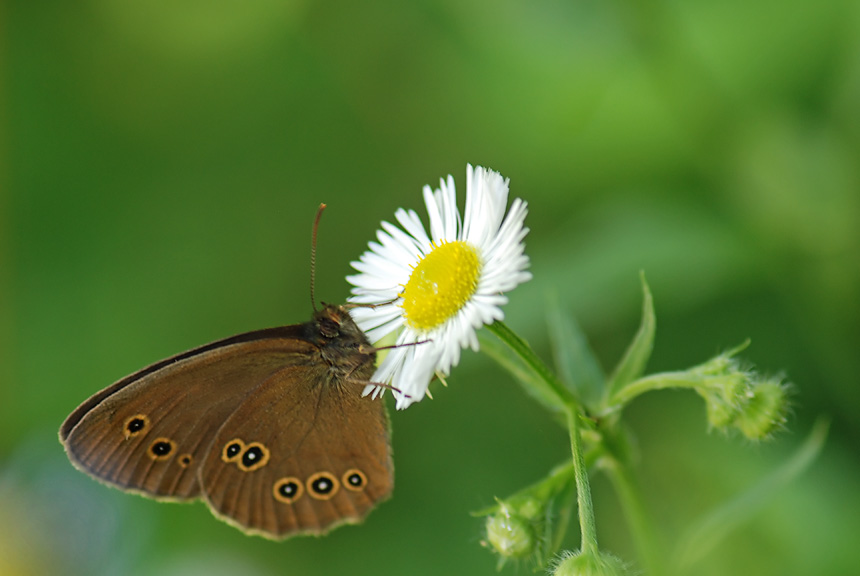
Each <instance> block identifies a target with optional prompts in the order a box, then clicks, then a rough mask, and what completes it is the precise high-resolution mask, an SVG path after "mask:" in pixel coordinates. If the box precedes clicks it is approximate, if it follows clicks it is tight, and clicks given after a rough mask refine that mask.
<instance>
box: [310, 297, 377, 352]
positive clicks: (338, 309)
mask: <svg viewBox="0 0 860 576" xmlns="http://www.w3.org/2000/svg"><path fill="white" fill-rule="evenodd" d="M313 326H314V332H315V334H314V336H315V338H314V340H315V341H316V344H317V346H319V347H320V350H321V351H322V354H323V357H324V358H326V360H328V361H329V363H330V364H332V365H345V364H349V365H353V366H354V365H356V364H365V363H368V362H370V363H373V362H374V361H375V360H376V352H375V349H374V348H373V347H372V346H371V345H370V342H368V341H367V337H366V336H365V335H364V332H362V331H361V329H360V328H359V327H358V326H357V325H356V324H355V322H354V321H353V319H352V317H351V316H350V315H349V312H347V311H346V309H345V308H344V307H343V306H335V305H332V304H326V305H324V307H323V308H322V310H318V311H317V312H314V319H313Z"/></svg>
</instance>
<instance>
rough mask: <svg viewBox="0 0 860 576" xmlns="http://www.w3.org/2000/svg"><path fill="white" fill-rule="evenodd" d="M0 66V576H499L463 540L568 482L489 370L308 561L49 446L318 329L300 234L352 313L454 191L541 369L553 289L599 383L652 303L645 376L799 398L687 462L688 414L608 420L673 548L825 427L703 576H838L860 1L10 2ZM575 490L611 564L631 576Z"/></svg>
mask: <svg viewBox="0 0 860 576" xmlns="http://www.w3.org/2000/svg"><path fill="white" fill-rule="evenodd" d="M0 34H2V44H0V46H2V50H0V66H2V70H3V80H2V95H0V106H2V108H0V122H2V125H0V129H2V137H1V138H2V139H0V173H2V176H0V177H2V180H0V189H2V196H0V210H2V211H0V234H2V236H0V262H2V286H0V290H2V294H0V297H2V310H0V313H2V318H0V320H2V334H0V336H2V346H0V355H2V358H0V378H2V388H0V394H2V396H0V573H2V574H4V575H5V574H22V575H23V574H68V575H79V574H80V575H83V574H86V575H94V574H131V575H146V574H161V575H164V574H168V575H171V574H183V575H184V574H216V575H218V574H238V573H241V574H244V575H251V576H256V575H260V576H265V575H273V574H309V575H310V574H347V573H348V574H415V575H418V574H442V573H445V574H448V573H463V574H493V573H495V559H494V558H493V557H492V555H491V554H490V553H489V552H488V551H486V550H485V549H483V548H482V547H481V545H480V541H481V539H482V531H481V521H480V520H478V519H474V518H471V517H470V516H469V515H468V512H469V511H472V510H476V509H480V508H482V507H484V506H487V505H489V504H492V503H493V501H494V500H493V498H494V497H495V496H505V495H508V494H510V493H512V492H514V491H516V490H517V489H519V488H521V487H523V486H525V485H526V484H528V483H530V482H532V481H535V480H537V479H539V478H540V477H541V476H543V474H545V472H546V471H547V470H548V469H549V468H551V467H552V466H553V465H555V464H556V463H557V462H560V461H561V460H563V459H565V458H566V456H567V451H568V447H567V442H566V436H565V433H564V431H563V430H562V429H561V428H559V427H558V426H557V425H556V424H555V423H554V422H553V421H552V420H551V419H549V418H548V417H547V415H546V414H545V413H544V412H543V411H542V410H541V408H540V407H538V406H537V405H536V404H534V403H533V402H531V401H530V400H526V399H525V396H524V395H523V393H522V391H521V390H520V389H519V387H518V385H517V384H516V383H514V382H513V381H511V379H510V378H509V377H508V376H507V375H506V374H504V373H503V372H501V371H500V369H498V368H497V367H496V366H494V365H493V364H492V363H491V362H490V361H489V360H488V359H487V358H486V357H483V356H481V355H479V354H472V353H466V354H464V358H463V360H462V363H461V366H460V367H459V368H458V369H457V370H456V371H455V372H454V373H453V375H452V376H451V378H450V380H449V384H450V386H449V388H447V389H443V388H441V387H438V386H435V387H434V391H435V394H434V395H435V400H433V401H425V402H422V403H420V404H419V405H416V406H414V407H412V408H410V409H409V410H407V411H405V412H400V413H396V414H393V415H392V419H393V426H394V450H395V461H396V467H397V486H396V490H395V497H394V498H393V499H392V500H391V501H389V502H387V503H385V504H384V505H382V506H380V507H379V509H378V510H376V511H375V512H374V513H373V514H371V516H370V517H369V519H368V521H367V522H366V523H365V524H364V525H362V526H360V527H346V528H342V529H340V530H337V531H335V532H333V533H332V534H330V535H329V536H327V537H325V538H297V539H292V540H289V541H286V542H283V543H273V542H269V541H265V540H263V539H260V538H254V537H247V536H244V535H243V534H241V533H239V532H238V531H236V530H234V529H233V528H230V527H228V526H226V525H224V524H222V523H220V522H217V521H216V520H214V519H213V518H212V517H211V516H210V514H209V512H208V511H207V510H206V508H205V507H204V506H203V505H202V504H199V503H198V504H193V505H176V504H160V503H156V502H153V501H149V500H145V499H143V498H138V497H135V496H130V495H125V494H122V493H121V492H119V491H116V490H111V489H108V488H106V487H104V486H102V485H100V484H98V483H96V482H94V481H92V480H90V479H89V478H88V477H86V476H84V475H83V474H80V473H79V472H77V471H75V470H74V469H73V468H72V467H71V465H70V464H69V463H68V461H67V460H66V458H65V455H64V454H63V450H62V448H61V446H60V445H59V443H58V442H57V439H56V431H57V428H58V427H59V425H60V423H61V422H62V421H63V419H64V418H65V416H66V415H67V414H68V413H69V412H70V411H71V410H72V409H73V408H74V407H75V406H76V405H77V404H78V403H79V402H81V401H82V400H84V399H85V398H86V397H87V396H89V395H90V394H92V393H93V392H95V391H97V390H98V389H100V388H102V387H104V386H106V385H108V384H110V383H111V382H113V381H114V380H116V379H118V378H120V377H121V376H124V375H125V374H127V373H130V372H132V371H134V370H136V369H138V368H140V367H142V366H144V365H146V364H148V363H150V362H153V361H155V360H158V359H160V358H162V357H165V356H168V355H171V354H173V353H176V352H179V351H182V350H185V349H188V348H191V347H193V346H196V345H199V344H202V343H205V342H208V341H211V340H215V339H218V338H221V337H225V336H228V335H231V334H234V333H238V332H242V331H246V330H251V329H256V328H261V327H266V326H273V325H279V324H290V323H296V322H301V321H304V320H306V319H307V318H308V317H309V315H310V310H311V309H310V303H309V299H308V277H309V245H310V230H311V222H312V219H313V216H314V212H315V210H316V207H317V205H318V204H319V203H320V202H326V203H328V205H329V210H328V211H327V212H326V214H325V217H324V219H323V222H322V226H321V230H320V239H319V257H318V270H317V276H318V277H317V287H318V290H317V292H318V298H320V299H323V300H327V301H331V302H342V301H343V300H344V299H345V298H346V296H347V295H348V285H347V284H346V282H345V280H344V276H345V275H346V274H347V273H349V272H350V268H349V262H350V261H351V260H354V259H356V258H357V257H358V256H359V255H360V254H361V252H362V251H363V250H364V248H365V246H366V243H367V241H368V240H370V239H371V238H372V237H373V234H374V231H375V230H376V228H377V226H378V223H379V221H380V220H382V219H391V218H392V217H393V211H394V210H395V209H396V208H397V207H400V206H402V207H406V208H414V209H418V210H419V211H421V210H423V207H422V204H421V197H420V190H421V187H422V186H423V185H424V184H428V183H429V184H436V183H437V182H438V180H439V178H440V177H443V176H445V175H447V174H449V173H451V174H453V175H454V177H455V179H456V180H457V184H458V185H459V186H462V185H463V184H464V178H465V166H466V163H467V162H472V163H474V164H482V165H485V166H489V167H492V168H494V169H496V170H499V171H501V172H502V174H504V175H505V176H508V177H510V178H511V188H512V193H513V194H515V195H517V196H521V197H522V198H524V199H526V200H527V201H528V203H529V207H530V214H529V217H528V225H529V226H530V228H531V233H530V235H529V237H528V253H529V255H530V256H531V259H532V271H533V273H534V280H533V281H531V282H530V283H529V284H527V285H525V286H523V287H521V288H520V289H518V290H517V291H516V292H514V293H513V294H512V295H511V302H510V305H509V306H508V307H507V309H506V313H507V319H508V322H509V325H510V326H511V327H512V328H513V329H514V330H516V331H517V332H519V333H520V334H522V335H524V336H525V337H526V338H527V339H529V340H530V342H531V343H532V344H533V345H534V347H535V348H536V349H537V351H538V352H539V353H541V354H542V355H543V356H544V357H546V358H549V352H548V342H547V337H546V325H545V313H544V312H545V298H546V295H547V294H548V293H549V292H550V291H553V290H554V291H556V292H557V293H558V294H559V295H560V296H561V299H562V301H563V303H564V304H565V305H566V306H567V307H568V308H570V310H572V312H573V313H574V314H575V315H576V317H577V318H578V320H579V322H580V324H581V325H582V326H583V328H584V330H585V331H586V332H587V334H588V335H589V338H590V341H591V343H592V346H593V348H594V349H595V351H596V353H597V355H598V356H599V357H600V358H601V360H602V361H603V362H604V363H605V365H606V366H607V367H610V366H612V365H614V363H615V362H616V361H617V359H618V357H619V355H620V354H621V353H622V352H623V350H624V347H625V346H626V343H627V342H628V340H629V338H630V337H631V336H632V334H633V333H634V331H635V329H636V326H637V323H638V316H639V311H640V300H641V294H640V288H639V279H638V272H639V270H644V271H645V272H646V274H647V276H648V279H649V281H650V284H651V288H652V290H653V293H654V297H655V303H656V310H657V319H658V330H657V340H656V348H655V352H654V356H653V358H652V361H651V364H650V367H649V369H650V370H652V371H657V370H670V369H679V368H685V367H688V366H691V365H693V364H696V363H699V362H701V361H703V360H705V359H706V358H708V357H710V356H711V355H713V354H715V353H717V352H719V351H722V350H724V349H727V348H729V347H732V346H734V345H736V344H738V343H740V342H742V341H743V340H744V339H746V338H747V337H749V338H751V340H752V345H751V347H750V348H749V349H748V350H747V351H746V352H745V353H744V357H745V358H747V359H748V360H749V361H751V362H754V363H755V364H756V365H757V366H758V367H759V369H761V370H762V371H765V372H782V373H784V374H785V375H786V376H787V377H788V378H789V379H790V380H791V381H792V382H794V383H795V391H796V395H795V397H794V409H793V413H792V417H791V420H790V422H789V426H788V431H787V432H785V433H783V434H780V435H779V436H778V437H777V438H776V439H775V441H773V442H771V443H767V444H758V445H751V444H750V443H748V442H744V441H742V440H740V439H737V438H725V437H723V436H721V435H719V434H709V433H708V432H707V427H706V423H705V419H704V408H703V406H702V403H701V402H700V400H699V399H698V398H697V397H696V396H695V394H692V393H682V392H662V393H656V394H652V395H649V396H646V397H644V398H642V399H640V400H639V401H637V402H636V403H635V404H634V405H633V406H631V408H630V409H629V411H628V413H627V415H628V417H629V421H630V425H631V427H632V429H633V430H634V431H635V433H636V434H637V437H638V439H639V448H640V450H641V454H642V458H641V461H640V468H639V473H640V475H641V479H642V485H643V490H644V491H645V495H646V504H647V506H648V507H649V509H650V510H651V512H652V513H653V515H654V518H655V521H656V523H657V525H658V526H659V527H660V538H661V540H662V541H663V542H664V543H665V544H666V545H667V547H669V548H671V547H672V545H673V544H674V543H675V542H677V540H678V538H680V536H681V535H682V534H683V533H684V529H685V527H687V526H689V525H690V523H691V522H692V521H693V520H694V519H696V518H697V517H699V516H700V515H701V514H703V513H705V512H706V511H708V510H709V509H711V508H712V507H713V506H715V505H717V504H718V503H719V502H721V501H722V500H724V499H726V498H728V497H730V496H731V495H732V494H735V493H737V492H739V491H741V490H743V489H745V488H747V487H749V486H751V485H753V484H754V483H755V482H756V481H757V480H758V479H760V478H762V477H763V476H764V475H766V474H767V472H768V471H769V470H772V469H774V468H775V467H776V466H778V464H779V463H780V462H782V461H784V460H785V459H786V458H787V457H788V456H789V455H790V454H791V453H792V451H793V450H794V449H796V447H797V446H798V445H799V444H800V443H801V442H802V440H803V438H804V437H805V436H806V434H808V432H809V430H810V428H811V426H812V422H813V421H814V420H815V418H816V417H818V416H819V415H821V414H825V415H829V416H830V417H832V419H833V425H832V429H831V436H830V438H829V440H828V443H827V445H826V448H825V450H824V452H823V454H822V455H821V457H820V458H819V460H818V461H817V462H816V463H815V464H814V465H813V466H812V467H811V468H810V469H809V470H808V471H807V472H806V473H805V474H804V475H803V476H801V477H800V478H799V479H797V481H795V482H794V483H792V484H791V485H790V486H788V487H786V488H784V489H782V490H780V491H778V492H777V493H774V494H772V495H771V500H770V501H769V502H768V504H767V505H766V506H765V508H764V510H763V511H762V513H761V514H759V515H757V516H756V517H755V518H754V519H753V520H751V521H750V522H748V523H745V524H743V525H742V526H741V527H740V529H739V530H738V531H737V532H735V533H733V534H732V535H731V536H730V537H729V538H728V539H727V540H726V541H725V542H724V543H723V544H722V545H721V546H720V547H719V548H717V549H716V550H715V551H714V552H713V553H711V554H710V555H709V556H707V557H706V558H705V559H704V560H703V561H702V562H701V563H699V564H697V565H696V566H695V567H693V568H692V569H691V571H690V573H691V574H705V575H709V574H760V575H770V574H773V575H776V574H779V575H793V574H798V575H799V574H804V575H805V574H834V575H836V574H848V573H852V572H854V571H856V570H857V567H858V566H860V553H858V549H857V546H856V538H857V534H858V533H860V513H858V512H860V490H858V489H859V488H860V460H858V450H857V447H858V445H860V442H858V441H860V420H858V418H857V414H858V413H860V381H858V374H860V265H858V262H860V259H858V253H860V226H858V220H860V170H858V157H860V4H858V3H857V2H853V1H851V0H828V1H825V2H818V3H814V4H813V3H810V2H806V1H802V0H780V1H776V0H754V1H752V2H749V1H740V0H720V1H716V0H704V1H693V2H682V1H678V0H654V1H646V2H617V1H609V2H596V1H591V0H585V1H581V2H561V1H538V2H511V1H505V0H502V1H499V2H493V3H484V2H474V1H469V0H459V1H441V2H440V1H418V2H391V1H389V2H375V3H374V2H360V3H356V2H328V3H316V2H308V1H290V0H257V1H252V2H227V1H213V0H207V1H205V2H204V1H199V0H198V1H183V2H175V1H171V2H167V1H160V0H153V1H150V2H118V1H113V0H83V1H80V2H65V3H64V2H41V1H31V0H11V1H8V2H5V3H3V4H0ZM593 491H594V495H595V505H596V509H597V522H598V531H599V535H600V539H601V544H602V545H603V546H605V547H606V548H607V549H609V550H611V551H613V552H615V553H616V554H618V555H620V556H622V557H624V558H626V559H628V560H634V561H635V554H634V551H633V548H632V544H631V541H630V538H629V535H628V531H627V529H626V526H625V524H624V521H623V517H622V514H621V510H620V508H619V507H618V504H617V502H616V498H615V496H614V494H613V492H612V490H611V486H609V485H608V483H607V482H606V481H605V479H604V478H603V477H601V476H600V475H597V476H595V478H594V485H593ZM576 543H577V541H576V531H575V529H574V530H572V531H571V535H570V541H569V547H575V546H576ZM517 571H518V572H519V573H530V572H531V567H530V566H528V565H527V564H525V565H522V566H519V567H516V566H509V567H507V568H506V569H505V572H504V573H517Z"/></svg>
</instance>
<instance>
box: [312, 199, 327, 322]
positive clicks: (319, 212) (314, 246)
mask: <svg viewBox="0 0 860 576" xmlns="http://www.w3.org/2000/svg"><path fill="white" fill-rule="evenodd" d="M323 210H325V204H320V207H319V209H317V217H316V218H314V231H313V235H312V236H311V307H313V309H314V312H316V311H317V302H316V299H315V298H314V285H315V283H316V275H317V228H319V225H320V218H321V217H322V213H323Z"/></svg>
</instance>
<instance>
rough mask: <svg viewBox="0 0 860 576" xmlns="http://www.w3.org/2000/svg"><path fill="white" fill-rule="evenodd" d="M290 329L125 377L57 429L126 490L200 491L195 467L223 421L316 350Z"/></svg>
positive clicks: (72, 451) (78, 454)
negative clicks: (257, 390)
mask: <svg viewBox="0 0 860 576" xmlns="http://www.w3.org/2000/svg"><path fill="white" fill-rule="evenodd" d="M290 328H291V327H286V328H281V329H272V330H263V331H258V332H253V333H248V334H245V335H241V336H237V337H233V338H229V339H227V340H223V341H220V342H215V343H213V344H210V345H207V346H203V347H200V348H198V349H196V350H192V351H190V352H187V353H185V354H180V355H178V356H175V357H173V358H169V359H167V360H164V361H162V362H159V363H157V364H155V365H153V366H150V367H148V368H145V369H143V370H141V371H139V372H137V373H135V374H132V375H131V376H129V377H127V378H124V379H123V380H121V381H119V382H118V383H117V384H115V385H114V386H112V387H111V388H109V389H108V390H111V392H110V393H109V394H104V393H100V394H97V395H96V396H94V397H93V398H91V399H90V400H87V401H86V402H84V403H83V404H82V405H81V407H80V408H79V409H78V410H76V411H75V412H73V413H72V415H70V416H69V418H68V419H67V420H66V423H64V425H63V427H62V428H61V433H60V434H61V439H62V440H63V443H64V444H65V447H66V452H67V453H68V455H69V458H70V459H71V461H72V462H73V463H74V464H75V465H76V466H77V467H79V468H81V469H82V470H84V471H85V472H88V473H89V474H92V475H93V476H95V477H97V478H99V479H100V480H103V481H105V482H107V483H109V484H113V485H115V486H118V487H120V488H123V489H127V490H133V491H139V492H143V493H145V494H147V495H151V496H157V497H167V498H177V499H187V498H193V497H195V496H197V495H198V494H199V485H198V482H197V470H198V469H199V467H200V464H201V462H202V461H203V458H204V457H205V455H206V453H207V452H208V450H209V446H210V444H211V443H212V440H213V438H214V436H215V434H216V433H217V431H218V429H219V428H220V427H221V425H222V424H223V422H224V421H225V420H226V419H227V418H228V417H229V415H230V414H231V413H232V412H233V411H234V410H236V408H237V407H238V406H239V405H240V404H241V403H242V401H243V400H244V398H245V397H247V396H248V395H249V394H250V393H251V392H253V390H254V389H255V388H256V387H257V386H258V385H259V384H260V383H261V382H263V381H265V380H266V379H267V378H268V377H269V376H270V375H271V374H273V373H276V372H278V371H279V370H282V369H283V368H284V367H285V366H288V365H290V364H293V363H295V362H296V361H297V360H299V359H301V358H302V357H303V355H304V354H307V352H308V350H309V349H310V348H313V347H312V345H311V344H309V343H307V342H304V341H301V340H297V339H295V338H293V337H292V336H293V334H294V332H295V330H290Z"/></svg>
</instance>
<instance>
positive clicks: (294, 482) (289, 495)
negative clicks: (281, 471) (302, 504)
mask: <svg viewBox="0 0 860 576" xmlns="http://www.w3.org/2000/svg"><path fill="white" fill-rule="evenodd" d="M304 491H305V488H304V486H303V485H302V481H301V480H299V479H298V478H296V477H294V476H288V477H287V478H280V479H279V480H277V481H276V482H275V485H274V486H273V487H272V494H273V495H274V497H275V500H277V501H278V502H283V503H284V504H292V503H293V502H295V501H296V500H298V499H299V498H301V496H302V494H303V493H304Z"/></svg>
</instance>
